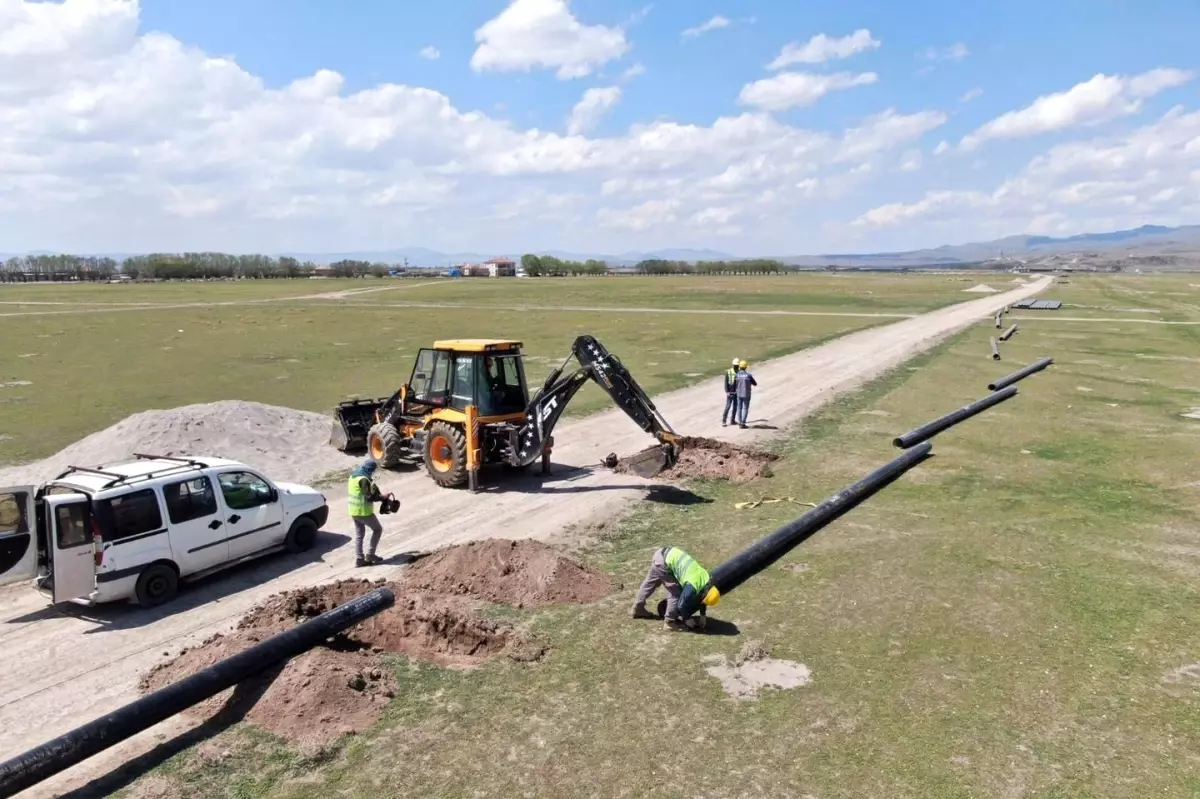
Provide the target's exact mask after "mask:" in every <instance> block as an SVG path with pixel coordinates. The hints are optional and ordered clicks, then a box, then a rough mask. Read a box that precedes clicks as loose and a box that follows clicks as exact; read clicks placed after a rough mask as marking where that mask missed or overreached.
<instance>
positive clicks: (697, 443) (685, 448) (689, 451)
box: [614, 437, 779, 483]
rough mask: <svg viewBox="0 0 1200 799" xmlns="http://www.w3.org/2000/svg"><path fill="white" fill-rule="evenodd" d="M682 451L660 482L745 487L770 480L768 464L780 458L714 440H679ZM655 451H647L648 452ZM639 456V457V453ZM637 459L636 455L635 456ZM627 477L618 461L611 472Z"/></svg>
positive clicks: (625, 468) (661, 473)
mask: <svg viewBox="0 0 1200 799" xmlns="http://www.w3.org/2000/svg"><path fill="white" fill-rule="evenodd" d="M680 445H681V447H682V449H681V451H680V453H679V460H678V461H677V462H676V463H675V465H674V466H672V467H671V468H670V469H664V470H663V471H662V472H660V473H659V475H658V476H659V477H660V478H665V479H668V480H687V479H696V478H700V479H706V480H731V481H733V482H735V483H744V482H747V481H749V480H755V479H757V478H759V477H770V476H771V467H770V464H772V463H774V462H775V461H777V460H779V456H778V455H775V454H772V453H770V452H762V451H759V450H755V449H750V448H748V447H739V446H737V445H736V444H730V443H728V442H726V441H717V440H716V439H713V438H692V437H684V438H681V439H680ZM652 449H657V447H650V448H648V449H646V450H643V451H644V452H649V451H650V450H652ZM638 454H639V455H640V454H641V453H638ZM633 457H634V458H637V457H638V455H634V456H633ZM614 470H615V471H617V472H619V473H626V472H628V471H630V469H629V468H628V467H627V466H626V461H625V460H620V461H618V462H617V465H616V467H615V469H614Z"/></svg>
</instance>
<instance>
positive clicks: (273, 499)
mask: <svg viewBox="0 0 1200 799" xmlns="http://www.w3.org/2000/svg"><path fill="white" fill-rule="evenodd" d="M278 501H279V489H278V488H275V487H274V486H271V502H278Z"/></svg>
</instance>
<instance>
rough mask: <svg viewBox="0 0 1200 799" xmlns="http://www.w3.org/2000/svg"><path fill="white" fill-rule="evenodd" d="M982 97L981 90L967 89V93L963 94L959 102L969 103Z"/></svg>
mask: <svg viewBox="0 0 1200 799" xmlns="http://www.w3.org/2000/svg"><path fill="white" fill-rule="evenodd" d="M982 96H983V89H979V88H975V89H968V90H967V91H965V92H963V96H962V98H961V100H960V102H964V103H969V102H971V101H972V100H975V99H978V98H979V97H982Z"/></svg>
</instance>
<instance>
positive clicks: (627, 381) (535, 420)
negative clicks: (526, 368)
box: [508, 335, 679, 472]
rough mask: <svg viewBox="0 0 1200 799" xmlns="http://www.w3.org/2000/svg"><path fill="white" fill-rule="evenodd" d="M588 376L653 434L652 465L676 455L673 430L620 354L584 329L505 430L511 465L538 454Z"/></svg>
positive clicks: (529, 460)
mask: <svg viewBox="0 0 1200 799" xmlns="http://www.w3.org/2000/svg"><path fill="white" fill-rule="evenodd" d="M572 358H573V359H575V360H576V361H578V362H579V368H578V369H576V370H575V371H574V372H572V373H571V374H569V375H568V376H566V377H563V376H562V374H563V370H564V369H566V367H567V364H569V363H570V361H571V359H572ZM589 379H590V380H592V381H593V382H595V383H596V384H597V385H598V386H600V387H601V388H602V389H604V390H605V391H606V392H607V393H608V395H609V396H610V397H612V400H613V402H615V403H616V404H617V407H619V408H620V409H621V410H623V411H625V413H626V415H628V416H629V418H630V419H633V421H634V422H636V423H637V425H638V427H640V428H642V429H643V430H645V431H646V432H647V433H649V434H651V435H652V436H654V437H655V438H656V439H658V442H659V443H660V444H661V445H662V457H661V458H660V459H659V462H658V465H657V468H655V469H654V471H656V472H657V471H660V470H661V469H662V468H664V467H666V466H671V465H673V464H674V463H675V460H676V459H677V458H678V455H679V452H678V444H677V441H678V436H677V435H676V434H675V431H674V430H672V429H671V426H670V425H669V424H668V423H667V421H666V419H664V418H663V417H662V414H661V413H659V411H658V408H656V407H655V406H654V403H653V402H651V401H650V398H649V397H648V396H647V395H646V392H645V391H643V390H642V387H641V386H639V385H638V384H637V381H636V380H634V379H633V375H631V374H629V370H628V369H626V368H625V366H624V364H622V363H621V361H620V359H619V358H617V356H615V355H613V354H612V353H610V352H609V351H608V350H607V349H605V348H604V345H603V344H601V343H600V342H599V341H597V340H596V339H595V338H594V337H592V336H587V335H584V336H580V337H579V338H577V339H575V343H574V344H573V345H572V346H571V355H570V356H569V357H568V358H567V360H566V361H564V362H563V364H562V365H561V366H559V367H558V368H557V369H555V370H554V371H553V372H551V373H550V375H549V376H548V377H547V378H546V382H545V384H543V386H542V388H541V390H540V391H538V393H537V394H536V395H535V396H534V398H533V399H532V400H530V401H529V406H528V407H527V408H526V409H525V424H524V425H523V426H522V427H520V428H515V429H513V431H512V432H511V434H510V449H509V453H508V457H509V460H510V462H511V463H512V464H513V465H514V466H528V465H529V464H531V463H533V462H534V461H535V460H537V459H538V457H540V456H541V454H542V450H543V448H544V447H545V443H546V441H547V440H548V439H549V438H550V435H551V433H552V432H553V430H554V426H555V424H557V423H558V420H559V417H561V416H562V414H563V411H565V410H566V408H567V404H568V403H570V401H571V399H572V398H573V397H574V396H575V394H576V393H577V392H578V391H579V389H581V388H583V385H584V383H586V382H587V381H588V380H589Z"/></svg>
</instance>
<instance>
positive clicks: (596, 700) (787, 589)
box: [131, 277, 1200, 799]
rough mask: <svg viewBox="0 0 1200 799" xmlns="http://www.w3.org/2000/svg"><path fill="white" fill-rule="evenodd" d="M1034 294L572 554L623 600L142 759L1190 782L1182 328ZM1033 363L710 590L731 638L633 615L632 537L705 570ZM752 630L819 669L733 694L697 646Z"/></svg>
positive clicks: (598, 782) (533, 621) (575, 789)
mask: <svg viewBox="0 0 1200 799" xmlns="http://www.w3.org/2000/svg"><path fill="white" fill-rule="evenodd" d="M1179 284H1180V280H1179V279H1177V278H1161V279H1159V278H1133V277H1130V278H1115V279H1113V278H1103V279H1100V278H1097V279H1089V280H1083V279H1073V280H1072V282H1071V284H1070V285H1068V286H1064V287H1061V288H1057V289H1054V290H1052V291H1051V292H1048V293H1047V294H1046V296H1048V297H1054V298H1058V299H1062V300H1063V301H1064V302H1069V303H1073V304H1102V303H1103V302H1106V301H1107V299H1108V298H1110V297H1111V296H1112V295H1113V292H1116V293H1118V294H1119V293H1121V292H1122V290H1123V288H1132V289H1134V290H1137V291H1142V292H1158V294H1154V293H1150V294H1148V295H1143V296H1142V297H1141V299H1139V301H1138V302H1139V306H1140V307H1157V308H1158V309H1159V310H1162V311H1164V312H1166V311H1167V310H1168V308H1167V307H1166V306H1167V305H1168V304H1171V303H1176V302H1179V303H1184V302H1186V297H1182V296H1181V297H1175V296H1174V295H1173V292H1175V291H1179V292H1184V291H1185V287H1186V280H1183V281H1182V285H1183V287H1184V288H1180V285H1179ZM1161 295H1165V296H1166V298H1165V299H1164V298H1163V296H1161ZM1156 298H1157V300H1156ZM1192 301H1193V302H1200V292H1198V293H1197V294H1196V295H1193V296H1192ZM1155 302H1158V303H1159V304H1158V305H1155V304H1154V303H1155ZM1129 307H1134V306H1132V305H1131V306H1129ZM1171 310H1172V312H1179V313H1181V314H1182V308H1180V307H1173V308H1172V309H1171ZM1056 313H1057V314H1058V315H1059V316H1060V317H1063V316H1066V313H1065V309H1064V311H1059V312H1046V313H1042V314H1040V315H1036V316H1035V315H1034V314H1030V317H1033V318H1030V319H1029V320H1028V321H1025V322H1022V324H1021V332H1020V333H1018V335H1017V336H1016V337H1015V338H1014V339H1013V340H1012V341H1010V342H1008V343H1007V344H1006V345H1004V349H1003V353H1004V360H1003V361H1002V362H999V363H996V362H993V361H991V360H990V358H989V357H988V354H989V349H988V343H987V340H988V338H989V337H990V336H992V335H994V334H995V332H996V331H995V329H994V328H993V327H992V326H991V325H990V324H988V323H982V322H981V323H980V324H979V325H977V326H975V327H973V328H972V329H970V330H968V331H966V332H964V333H963V334H961V335H959V336H957V337H956V338H955V339H953V340H952V341H950V342H948V343H947V344H945V345H943V346H942V347H940V348H939V349H937V350H935V351H934V352H932V353H931V354H929V355H927V356H925V357H922V358H920V359H918V360H916V361H913V362H911V363H910V364H907V365H906V366H903V367H901V368H899V369H897V370H896V371H895V372H894V373H892V374H890V375H888V376H886V377H884V378H882V379H881V380H879V381H877V382H875V383H873V384H871V385H870V386H869V387H868V388H866V389H865V390H863V391H860V392H858V393H856V394H853V395H850V396H845V397H842V398H840V399H838V400H836V401H835V402H834V403H833V404H832V405H829V406H827V407H826V408H825V409H824V410H822V411H821V412H819V413H818V414H817V415H815V416H813V417H810V418H809V419H808V420H806V421H805V422H804V423H803V424H802V425H801V426H800V428H799V429H798V430H795V431H792V433H791V435H789V437H788V438H787V439H786V440H784V441H782V442H781V443H780V444H779V452H781V454H783V455H784V460H782V461H781V462H780V463H779V464H777V466H776V467H775V476H774V477H772V478H770V479H765V480H761V481H758V482H757V483H753V484H748V485H742V486H734V485H729V484H723V483H716V482H705V483H698V484H695V485H693V486H691V488H692V489H693V490H695V491H696V492H697V493H699V494H701V495H703V496H705V497H707V498H709V499H711V500H712V502H711V504H701V505H690V506H667V505H649V504H647V505H645V506H643V507H640V508H639V509H638V510H636V511H635V512H634V513H633V514H632V515H631V516H629V517H628V518H626V519H625V520H624V521H622V522H621V523H619V524H617V525H610V526H609V527H608V528H607V529H606V530H605V531H603V533H600V534H599V535H600V536H601V537H599V538H597V539H596V540H594V541H593V542H592V543H591V544H590V545H588V546H587V548H586V549H585V550H584V556H585V557H586V558H587V559H588V560H590V561H591V562H593V563H595V564H597V565H599V566H601V567H602V568H604V569H605V570H607V571H609V572H610V573H611V574H613V575H614V577H615V578H616V579H617V580H619V581H622V582H623V583H624V588H623V589H622V590H620V591H618V592H617V593H616V594H615V595H613V596H612V597H610V598H609V599H606V600H602V601H601V602H599V603H597V604H595V605H592V606H587V607H583V608H575V607H564V608H554V609H549V610H543V611H540V612H518V611H510V615H515V616H516V617H518V618H520V619H521V620H523V621H525V622H527V623H528V624H530V625H531V626H532V627H533V629H535V630H536V631H537V632H538V633H540V634H541V635H543V636H544V637H546V638H547V639H548V640H549V641H550V642H551V644H552V650H551V652H550V654H549V656H548V657H547V658H546V659H545V660H544V662H542V663H540V664H538V665H536V666H532V667H529V666H518V665H517V664H512V663H507V662H500V661H496V662H491V663H488V664H486V665H484V666H483V667H481V668H480V669H478V670H476V671H473V672H455V671H446V670H442V669H438V668H435V667H433V666H429V665H423V664H409V663H408V662H406V661H404V660H402V659H398V660H397V661H396V670H397V675H398V678H399V680H400V691H399V693H398V697H397V699H395V700H394V701H393V702H392V703H391V705H390V707H389V709H388V711H387V714H386V715H385V717H384V720H383V721H382V722H381V723H380V724H379V725H378V726H377V727H376V728H375V729H374V730H371V731H369V732H368V733H366V734H363V735H359V736H356V737H355V738H353V739H351V740H350V742H349V743H348V744H347V745H346V746H345V747H344V748H343V749H341V750H339V751H338V752H335V753H333V754H332V755H329V756H328V757H326V758H324V759H320V760H306V759H305V758H304V757H303V756H301V755H300V754H299V753H298V752H297V751H295V750H293V749H291V748H289V747H287V746H285V745H283V744H282V743H280V742H279V741H277V740H275V739H273V738H271V737H270V736H267V735H265V734H262V733H258V732H255V731H253V730H250V729H246V728H235V729H234V730H232V731H230V732H227V733H224V734H223V735H222V736H221V738H220V740H219V741H218V742H217V743H216V750H226V751H228V752H229V753H230V756H229V757H226V758H204V757H201V756H198V755H197V754H196V753H194V752H189V753H184V754H182V755H179V756H177V757H175V758H174V759H172V760H171V761H170V762H168V763H167V764H166V765H165V766H164V767H163V768H161V769H159V770H158V771H157V772H155V774H154V775H152V776H151V777H150V778H148V779H149V780H151V781H153V784H154V785H156V786H158V787H159V788H167V789H170V790H174V791H176V792H177V793H178V795H187V796H212V797H218V796H220V797H233V796H238V797H241V796H247V797H248V796H263V797H268V796H269V797H295V798H297V799H298V798H300V797H304V798H307V797H314V798H315V797H327V796H338V795H340V796H378V795H396V796H438V797H473V796H482V795H486V796H539V797H542V796H546V797H592V796H680V795H701V796H772V797H808V796H812V797H821V799H831V798H832V797H856V798H857V797H964V798H965V797H1023V796H1035V795H1036V796H1044V797H1085V796H1086V797H1150V796H1164V797H1165V796H1170V797H1183V796H1196V795H1200V762H1198V761H1197V758H1196V754H1195V753H1196V752H1197V751H1198V748H1200V716H1197V714H1196V702H1197V701H1198V700H1200V678H1197V677H1196V676H1195V675H1196V674H1200V666H1197V667H1195V668H1194V669H1192V670H1191V671H1189V670H1187V669H1186V668H1185V667H1187V666H1189V665H1192V664H1197V663H1198V662H1200V621H1197V614H1196V612H1195V608H1196V602H1197V600H1198V599H1200V590H1198V588H1197V580H1196V578H1197V576H1198V575H1200V526H1198V523H1197V519H1198V518H1200V482H1198V481H1197V476H1196V472H1195V464H1196V463H1197V462H1198V460H1200V420H1198V419H1189V418H1185V417H1184V416H1183V415H1182V414H1184V413H1186V412H1188V411H1189V410H1191V409H1193V408H1197V407H1200V327H1197V326H1189V325H1149V324H1144V323H1140V322H1137V321H1125V322H1116V323H1114V322H1066V321H1055V314H1056ZM1127 316H1128V317H1129V318H1130V319H1133V318H1134V317H1135V316H1136V315H1135V314H1127ZM1194 318H1195V319H1196V320H1198V321H1200V315H1197V316H1196V317H1194ZM697 349H698V347H697ZM1043 355H1052V356H1054V358H1055V364H1054V365H1053V366H1052V367H1050V369H1049V370H1047V371H1044V372H1042V373H1040V374H1038V375H1036V376H1034V377H1031V378H1029V379H1027V380H1025V381H1023V382H1022V383H1020V384H1019V386H1020V393H1019V395H1018V396H1017V397H1015V398H1014V399H1012V400H1010V401H1008V402H1006V403H1004V404H1002V405H1000V406H998V407H996V408H993V409H991V410H990V411H988V412H986V413H985V414H983V415H981V416H979V417H976V418H974V419H972V420H969V421H967V422H965V423H963V424H962V425H960V426H958V427H956V428H954V429H953V430H951V431H948V432H946V433H943V434H941V435H940V436H938V437H937V438H936V439H935V441H934V452H935V457H934V458H933V459H932V460H930V461H928V462H927V463H925V464H922V465H921V466H919V467H917V468H916V469H915V470H914V471H913V472H911V473H910V474H909V475H908V476H907V477H906V478H904V479H902V480H901V481H900V482H899V483H897V484H895V485H893V486H892V487H890V488H888V489H886V490H885V491H884V492H883V493H881V494H880V495H878V496H877V497H875V498H874V499H872V500H870V501H869V502H868V503H866V504H864V505H863V506H861V507H860V508H858V509H856V510H854V511H852V512H851V513H850V514H849V515H847V516H846V517H845V518H843V519H842V520H840V521H838V522H836V523H834V524H833V525H831V526H830V527H829V528H827V529H826V530H825V531H823V532H821V533H820V534H818V535H817V536H816V537H815V538H813V539H812V540H810V541H809V542H808V543H806V544H805V545H803V546H802V547H800V548H799V549H797V550H795V551H794V552H793V553H791V554H790V555H789V556H787V557H786V558H785V559H784V560H783V561H781V562H780V563H778V564H776V565H775V566H773V567H771V568H769V569H768V570H767V571H765V572H763V573H761V574H759V575H758V576H756V577H755V578H753V579H752V580H751V581H750V582H748V583H746V584H745V585H743V586H742V587H741V588H739V589H737V590H736V591H734V592H732V593H730V594H729V595H728V596H726V597H725V598H724V599H723V601H722V602H721V604H720V605H719V606H718V607H717V608H715V609H714V610H713V612H712V613H711V616H712V617H713V618H716V619H723V620H726V621H729V622H732V623H734V624H736V625H737V628H738V631H739V632H738V634H737V635H736V636H729V637H723V636H699V635H691V634H683V633H674V634H669V633H665V632H663V631H661V629H660V626H659V625H657V624H655V623H653V622H635V621H633V620H631V619H629V618H628V615H627V611H628V607H629V603H630V601H631V597H632V592H633V590H634V588H635V587H636V585H637V583H638V582H639V581H640V579H641V578H642V576H643V575H644V573H645V569H646V565H647V563H648V560H649V557H650V554H651V551H652V550H653V548H655V547H657V546H661V545H663V544H667V543H672V544H679V545H682V546H684V547H685V548H686V549H688V550H689V551H690V552H692V553H693V554H694V555H696V556H697V557H698V558H699V559H700V560H701V561H702V562H704V563H706V564H707V565H709V567H710V568H711V567H712V566H714V565H715V564H716V563H718V562H720V561H721V560H722V559H724V558H726V557H728V556H729V555H731V554H733V553H734V552H736V551H737V550H739V549H740V548H741V547H743V546H745V545H747V544H749V543H750V542H752V541H754V540H756V539H758V538H759V537H761V536H763V535H764V534H766V533H767V532H769V531H771V530H772V529H774V528H775V527H776V526H778V525H779V524H781V523H783V522H785V521H786V520H788V519H789V518H791V517H792V516H794V515H795V514H797V513H799V512H801V511H802V510H803V508H798V507H796V506H789V505H786V504H781V505H764V506H760V507H759V508H756V509H752V510H740V511H739V510H735V509H734V507H733V504H734V503H735V502H738V501H741V500H746V499H753V498H759V497H762V496H789V495H790V496H794V497H796V498H797V499H798V500H801V501H813V502H817V501H820V500H821V499H824V498H825V497H827V496H829V495H830V494H832V493H833V492H835V491H836V490H838V489H839V488H841V487H843V486H845V485H847V484H849V483H850V482H852V481H854V480H856V479H858V478H859V477H861V476H862V475H864V474H865V473H866V472H867V471H869V470H871V469H873V468H875V467H876V466H879V465H882V464H883V463H885V462H886V461H888V460H890V459H891V458H893V457H895V456H896V454H897V453H898V451H897V450H896V449H895V448H894V447H892V445H891V443H890V441H891V438H892V437H893V436H895V435H897V434H898V433H901V432H903V431H905V430H907V429H910V428H912V427H915V426H917V425H918V424H920V423H923V422H925V421H927V420H929V419H931V418H933V417H935V416H937V415H940V414H941V413H944V412H948V411H950V410H953V409H954V408H956V407H959V406H960V405H961V404H964V403H966V402H968V401H970V400H972V399H975V398H978V397H982V396H984V395H985V394H986V393H987V389H986V385H987V383H988V382H989V380H991V379H993V378H996V377H999V376H1001V375H1003V374H1006V373H1008V372H1010V371H1013V370H1015V369H1016V368H1019V367H1020V366H1022V365H1024V364H1026V363H1028V362H1031V361H1033V360H1035V359H1036V358H1038V357H1041V356H1043ZM718 356H720V357H724V348H723V343H722V342H717V343H716V351H714V352H712V353H710V354H709V357H712V358H714V359H718V360H719V358H718ZM801 564H803V567H802V568H793V569H785V568H783V567H784V566H792V567H800V565H801ZM748 639H761V640H763V641H764V642H765V643H766V644H767V646H768V647H769V648H770V649H771V650H772V655H773V656H775V657H779V658H787V659H791V660H795V661H800V662H802V663H804V664H806V665H807V666H808V667H809V668H811V670H812V677H813V680H812V683H811V684H810V685H807V686H804V687H800V688H796V689H793V690H790V691H784V692H778V691H770V690H767V691H764V692H763V693H762V694H761V695H760V696H759V698H758V699H757V700H755V701H747V702H734V701H732V700H730V699H729V698H727V697H726V696H725V695H724V693H723V692H722V690H721V687H720V685H719V683H718V682H717V681H716V680H715V679H713V678H711V677H709V676H708V675H707V674H706V673H705V666H704V663H703V659H704V658H706V657H708V656H711V655H714V654H717V655H726V656H730V657H732V656H733V655H734V654H735V653H736V652H737V651H738V649H739V648H740V647H741V645H742V644H743V642H744V641H746V640H748ZM210 748H211V747H210ZM144 784H148V783H144ZM137 790H139V786H136V785H135V786H134V788H133V792H132V793H131V795H137V794H136V791H137ZM163 795H174V794H163Z"/></svg>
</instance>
